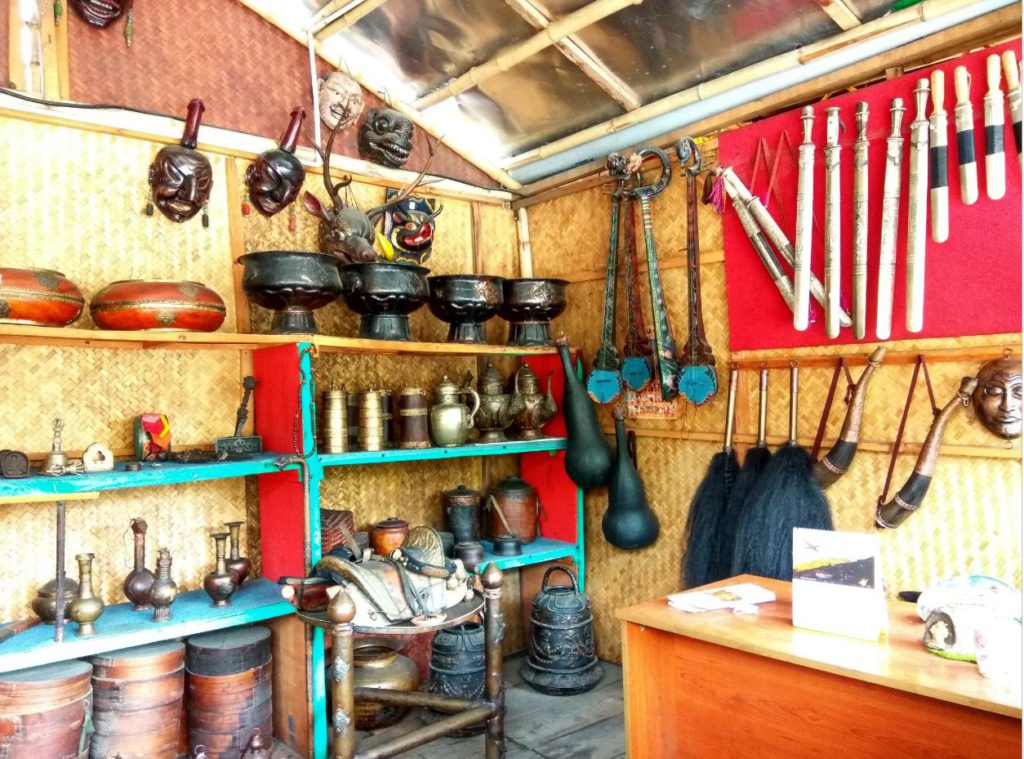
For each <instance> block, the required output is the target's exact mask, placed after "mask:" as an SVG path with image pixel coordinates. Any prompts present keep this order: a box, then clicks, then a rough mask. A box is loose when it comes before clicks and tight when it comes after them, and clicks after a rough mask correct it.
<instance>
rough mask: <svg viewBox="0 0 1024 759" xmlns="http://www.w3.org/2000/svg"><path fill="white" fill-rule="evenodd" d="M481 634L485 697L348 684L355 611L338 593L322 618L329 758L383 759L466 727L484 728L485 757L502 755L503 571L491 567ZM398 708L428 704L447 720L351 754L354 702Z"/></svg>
mask: <svg viewBox="0 0 1024 759" xmlns="http://www.w3.org/2000/svg"><path fill="white" fill-rule="evenodd" d="M482 580H483V586H484V593H483V595H484V635H485V640H486V646H487V671H486V676H485V677H486V682H485V692H486V694H487V697H486V699H474V700H469V699H460V698H452V697H450V696H444V695H441V694H437V693H407V692H403V691H394V690H382V689H377V688H358V689H356V688H355V687H354V686H353V675H352V633H353V632H354V629H353V626H352V619H353V617H355V613H356V608H355V604H354V603H353V602H352V599H351V597H350V596H349V595H348V593H346V592H345V591H344V590H342V591H341V592H339V593H338V594H337V595H336V596H335V597H334V598H333V599H332V600H331V603H330V606H328V608H327V620H328V622H329V624H330V633H331V638H332V645H333V650H334V664H333V665H332V668H331V675H332V676H331V680H332V682H331V696H332V699H333V701H334V714H333V715H332V719H331V724H332V726H333V733H334V735H333V739H332V741H331V746H332V749H331V751H332V753H331V759H383V758H384V757H389V756H395V755H396V754H400V753H402V752H403V751H408V750H409V749H411V748H414V747H416V746H420V745H423V744H424V743H428V742H430V741H432V740H435V739H437V738H440V737H441V736H444V735H448V734H449V733H452V732H455V731H456V730H461V729H463V728H466V727H470V726H471V725H479V724H481V723H486V724H487V733H486V739H485V740H486V744H485V746H486V748H485V754H484V756H485V757H486V759H504V756H505V677H504V674H503V670H502V664H503V661H502V659H503V657H502V645H501V644H502V642H503V641H504V639H505V621H504V618H503V616H502V613H501V583H502V573H501V570H500V569H498V568H497V567H496V566H494V564H491V565H490V566H488V567H487V570H486V571H485V572H484V574H483V578H482ZM461 621H462V618H461V617H456V618H454V619H449V620H447V621H445V622H443V623H441V624H439V625H438V626H437V627H435V628H426V629H427V630H429V629H442V628H444V627H450V626H451V625H454V624H458V623H459V622H461ZM356 696H358V697H359V699H360V700H364V701H375V702H379V703H386V704H400V705H402V706H428V707H431V708H433V709H437V710H439V711H444V712H452V715H451V716H450V717H445V718H444V719H442V720H440V721H438V722H435V723H434V724H432V725H428V726H426V727H422V728H419V729H417V730H413V731H412V732H410V733H407V734H405V735H403V736H400V737H398V738H395V739H394V740H392V741H388V742H387V743H383V744H381V745H379V746H376V747H375V748H372V749H369V750H367V751H365V752H361V753H356V730H355V723H354V719H353V717H352V713H353V708H354V705H355V698H356Z"/></svg>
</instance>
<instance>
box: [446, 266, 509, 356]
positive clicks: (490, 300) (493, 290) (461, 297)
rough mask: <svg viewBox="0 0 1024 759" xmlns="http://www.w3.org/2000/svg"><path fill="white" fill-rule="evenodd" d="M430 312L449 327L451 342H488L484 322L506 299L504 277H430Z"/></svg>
mask: <svg viewBox="0 0 1024 759" xmlns="http://www.w3.org/2000/svg"><path fill="white" fill-rule="evenodd" d="M428 281H429V283H430V312H431V313H432V314H433V315H434V316H436V317H437V318H438V319H440V320H441V321H443V322H446V323H447V324H449V325H450V326H449V327H448V342H450V343H484V342H487V340H486V338H485V337H484V329H483V323H484V322H486V321H487V320H488V319H491V318H493V317H494V316H495V315H496V314H497V313H498V309H499V308H501V304H502V301H503V296H502V283H503V282H504V281H505V280H504V279H502V278H501V277H489V276H486V275H484V274H455V275H450V276H443V277H430V278H429V279H428Z"/></svg>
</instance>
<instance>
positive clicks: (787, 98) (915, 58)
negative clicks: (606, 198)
mask: <svg viewBox="0 0 1024 759" xmlns="http://www.w3.org/2000/svg"><path fill="white" fill-rule="evenodd" d="M916 7H917V8H920V7H921V6H916ZM908 10H913V9H908ZM902 12H903V11H900V13H902ZM880 20H881V19H880ZM872 23H874V22H872ZM903 23H906V22H903ZM1020 25H1021V5H1020V4H1016V5H1012V6H1008V7H1006V8H1002V9H1000V10H998V11H995V12H993V13H988V14H986V15H984V16H980V17H978V18H975V19H972V20H970V21H967V22H965V23H963V24H960V25H958V26H956V27H954V28H953V29H947V30H946V31H944V32H942V33H940V34H935V35H932V36H930V37H924V38H922V39H919V40H916V41H914V42H911V43H910V44H908V45H904V46H903V47H901V48H898V49H896V50H891V51H889V52H887V53H884V54H882V55H877V56H874V57H872V58H869V59H868V60H865V61H861V62H859V63H856V64H854V65H852V66H848V67H846V68H844V69H840V70H838V71H835V72H833V73H832V74H830V75H828V76H826V77H820V78H818V79H813V80H811V81H809V82H804V83H802V84H798V85H794V86H792V87H789V88H787V89H784V90H777V91H775V92H772V93H770V94H766V95H765V96H764V97H763V98H760V99H759V100H757V101H755V102H751V103H746V104H744V105H741V106H737V107H735V108H730V109H729V110H727V111H723V112H722V113H719V114H716V115H715V116H712V117H709V118H706V119H701V120H700V121H697V122H695V123H693V124H688V125H686V126H685V127H681V128H680V129H676V130H674V131H671V132H668V133H666V134H665V135H662V136H661V137H659V138H658V139H657V140H653V141H652V143H653V144H657V145H660V146H665V145H669V144H672V143H673V142H675V141H677V140H679V139H680V138H681V137H683V136H686V135H690V136H692V135H705V134H710V133H712V132H715V131H718V130H721V129H726V128H729V127H732V126H735V125H737V124H742V123H743V122H745V121H748V120H749V119H752V118H755V117H761V116H764V115H765V114H769V113H774V112H777V111H780V110H782V109H785V108H789V107H792V106H794V105H798V104H800V103H806V102H808V101H809V100H812V99H814V98H816V97H818V96H819V95H820V94H821V93H823V92H830V91H834V90H838V89H843V88H846V87H851V86H858V85H862V84H864V83H865V82H870V81H872V80H873V79H875V78H879V77H881V76H883V75H884V73H885V70H886V68H888V67H891V66H893V65H896V64H905V65H906V67H907V70H912V69H914V68H918V67H920V66H926V65H930V64H932V63H934V62H935V61H936V60H939V59H941V58H942V57H944V56H946V55H951V54H954V53H958V52H963V51H964V50H970V49H972V48H974V47H980V46H982V45H990V44H995V42H996V41H998V40H1001V39H1002V38H1004V37H1005V36H1007V35H1012V36H1014V37H1018V36H1020ZM868 26H869V24H864V25H863V26H862V27H861V29H863V28H866V27H868ZM647 107H649V106H644V109H645V108H647ZM644 109H641V110H644ZM629 115H632V114H629ZM606 123H607V122H606ZM597 136H601V134H598V135H592V137H597ZM547 147H549V146H545V149H546V148H547ZM524 155H525V154H524ZM513 160H516V159H513ZM604 166H605V160H604V158H597V159H594V160H593V161H591V162H589V163H586V164H583V165H581V166H578V167H576V168H574V169H571V170H569V171H564V172H561V173H559V174H556V175H553V176H551V177H547V178H545V179H541V180H538V181H536V182H532V183H530V184H528V185H526V186H525V187H523V188H522V190H521V193H522V194H523V195H524V197H523V198H522V199H520V200H516V201H513V204H512V207H513V208H525V207H529V206H531V205H535V204H537V203H541V202H544V201H546V200H552V199H554V198H557V197H561V196H563V195H569V194H573V193H575V192H581V191H583V190H586V189H589V188H590V187H594V186H596V185H598V184H602V183H604V182H610V181H612V180H611V178H610V177H609V176H607V174H602V173H601V172H602V170H603V169H604ZM505 168H506V169H507V168H509V166H508V165H507V164H506V165H505Z"/></svg>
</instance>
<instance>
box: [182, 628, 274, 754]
mask: <svg viewBox="0 0 1024 759" xmlns="http://www.w3.org/2000/svg"><path fill="white" fill-rule="evenodd" d="M185 666H186V671H187V677H186V680H187V682H186V693H187V695H186V699H185V701H186V704H187V709H188V735H189V748H190V749H195V748H196V747H197V746H203V747H204V750H205V751H206V755H207V757H209V759H239V758H240V757H241V755H242V752H243V751H244V750H245V747H246V746H247V745H248V743H249V741H250V739H251V738H252V735H253V732H254V731H255V730H257V729H259V731H260V733H261V734H262V735H263V736H265V737H267V738H269V737H270V736H271V735H273V718H272V710H273V706H272V702H271V695H272V686H271V673H272V666H273V665H272V662H271V651H270V630H268V629H267V628H265V627H258V626H254V627H242V628H235V629H232V630H224V631H220V632H217V633H209V634H206V635H197V636H194V637H192V638H189V639H188V641H186V658H185Z"/></svg>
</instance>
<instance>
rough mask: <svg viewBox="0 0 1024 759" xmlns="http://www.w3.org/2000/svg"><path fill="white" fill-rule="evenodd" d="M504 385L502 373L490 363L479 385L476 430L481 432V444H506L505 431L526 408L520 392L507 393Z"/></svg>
mask: <svg viewBox="0 0 1024 759" xmlns="http://www.w3.org/2000/svg"><path fill="white" fill-rule="evenodd" d="M504 385H505V380H504V379H503V378H502V376H501V373H500V372H499V371H498V370H497V369H495V368H494V364H492V363H491V362H490V361H488V362H487V367H486V368H485V369H484V370H483V372H481V374H480V381H479V382H478V383H477V387H478V388H479V394H480V412H479V413H478V414H477V415H476V428H477V429H478V430H480V442H481V443H504V442H505V441H506V440H507V439H508V438H506V437H505V430H506V429H508V428H509V427H510V426H512V422H514V421H515V420H516V417H517V416H518V415H519V414H520V413H521V412H522V411H523V409H524V408H525V404H524V403H523V396H522V395H520V394H519V393H518V392H515V393H506V392H505V387H504Z"/></svg>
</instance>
